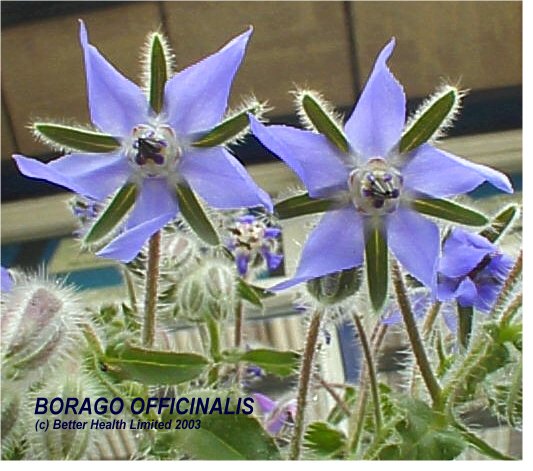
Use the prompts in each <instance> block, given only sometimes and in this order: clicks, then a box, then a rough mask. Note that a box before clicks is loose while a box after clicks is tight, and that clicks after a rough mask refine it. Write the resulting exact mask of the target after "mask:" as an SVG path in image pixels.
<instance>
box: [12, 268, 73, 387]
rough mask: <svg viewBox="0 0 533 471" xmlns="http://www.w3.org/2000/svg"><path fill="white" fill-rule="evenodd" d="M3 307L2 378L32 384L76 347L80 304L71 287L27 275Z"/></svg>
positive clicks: (27, 384)
mask: <svg viewBox="0 0 533 471" xmlns="http://www.w3.org/2000/svg"><path fill="white" fill-rule="evenodd" d="M3 307H4V309H3V315H2V370H3V371H2V377H3V379H6V380H10V381H17V382H19V381H23V382H24V383H25V386H29V385H30V384H32V383H33V382H35V381H38V380H40V379H41V378H44V377H46V376H47V374H48V372H50V371H52V370H53V369H54V368H56V367H58V366H59V364H60V363H61V362H63V361H64V360H65V358H68V357H69V356H70V354H71V353H72V352H73V351H74V349H75V345H76V343H77V341H78V339H79V338H80V336H81V335H80V330H79V327H78V325H77V322H78V320H79V317H80V312H81V308H80V307H79V306H78V303H77V301H76V300H75V297H74V296H73V293H72V291H71V290H70V289H69V288H65V287H63V286H61V285H60V284H58V283H54V282H52V281H47V280H39V279H31V278H28V279H27V280H24V281H21V283H18V284H17V286H16V287H15V288H14V289H13V291H12V292H11V293H9V294H8V295H7V296H6V299H5V304H4V306H3ZM19 384H20V383H19Z"/></svg>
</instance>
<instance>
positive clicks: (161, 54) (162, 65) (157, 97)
mask: <svg viewBox="0 0 533 471" xmlns="http://www.w3.org/2000/svg"><path fill="white" fill-rule="evenodd" d="M167 75H168V65H167V58H166V56H165V48H164V46H163V43H162V38H161V36H160V35H159V34H157V33H155V34H154V35H153V36H152V44H151V48H150V106H151V107H152V109H153V110H154V111H155V112H156V113H160V112H161V109H162V108H163V93H164V91H165V83H166V81H167V78H168V77H167Z"/></svg>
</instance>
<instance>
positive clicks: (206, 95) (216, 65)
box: [164, 28, 252, 135]
mask: <svg viewBox="0 0 533 471" xmlns="http://www.w3.org/2000/svg"><path fill="white" fill-rule="evenodd" d="M251 34H252V29H251V28H250V29H249V30H248V31H246V32H245V33H243V34H241V35H240V36H238V37H236V38H235V39H233V40H232V41H230V42H229V43H228V44H226V46H224V47H223V48H222V49H221V50H220V51H218V52H216V53H215V54H213V55H211V56H209V57H207V58H206V59H204V60H202V61H200V62H198V63H197V64H194V65H192V66H190V67H188V68H187V69H185V70H183V71H181V72H179V73H177V74H176V75H174V76H173V77H172V78H171V79H170V80H169V81H168V82H167V83H166V85H165V102H164V112H165V113H166V115H167V117H168V121H169V122H170V124H171V125H172V127H173V128H174V129H175V130H176V131H177V132H178V134H180V135H187V134H191V133H194V132H197V131H204V130H207V129H210V128H212V127H213V126H215V125H216V124H218V123H219V122H220V121H221V119H222V117H223V116H224V113H225V111H226V107H227V103H228V96H229V92H230V89H231V84H232V82H233V78H234V76H235V74H236V72H237V70H238V68H239V66H240V64H241V61H242V59H243V57H244V52H245V50H246V45H247V43H248V40H249V38H250V35H251Z"/></svg>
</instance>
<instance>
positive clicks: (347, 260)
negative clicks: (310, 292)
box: [270, 206, 364, 291]
mask: <svg viewBox="0 0 533 471" xmlns="http://www.w3.org/2000/svg"><path fill="white" fill-rule="evenodd" d="M363 250H364V238H363V224H362V220H361V216H359V214H357V212H356V211H355V209H354V208H353V207H352V206H348V207H346V208H343V209H338V210H335V211H330V212H328V213H326V215H325V216H324V217H323V218H322V220H321V221H320V222H319V224H318V226H317V227H316V229H315V230H314V231H313V232H312V233H311V235H310V236H309V238H308V239H307V242H306V243H305V246H304V248H303V251H302V255H301V258H300V265H299V266H298V270H297V271H296V274H295V275H294V278H292V279H290V280H288V281H285V282H283V283H280V284H278V285H276V286H274V287H273V288H270V289H271V290H272V291H279V290H282V289H286V288H289V287H290V286H293V285H296V284H298V283H301V282H303V281H307V280H310V279H312V278H317V277H319V276H324V275H328V274H330V273H334V272H338V271H341V270H345V269H348V268H353V267H356V266H359V265H361V263H362V261H363Z"/></svg>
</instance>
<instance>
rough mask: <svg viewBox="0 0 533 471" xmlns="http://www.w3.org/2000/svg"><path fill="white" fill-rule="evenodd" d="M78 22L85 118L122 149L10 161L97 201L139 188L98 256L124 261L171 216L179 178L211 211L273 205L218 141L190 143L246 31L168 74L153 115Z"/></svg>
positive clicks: (220, 92) (218, 114)
mask: <svg viewBox="0 0 533 471" xmlns="http://www.w3.org/2000/svg"><path fill="white" fill-rule="evenodd" d="M80 24H81V26H80V40H81V46H82V49H83V54H84V58H85V71H86V78H87V92H88V100H89V109H90V115H91V121H92V123H93V124H94V126H95V127H96V128H97V129H98V130H100V131H101V132H104V133H106V134H109V135H112V136H113V137H115V139H116V140H117V141H118V142H119V143H120V148H118V149H117V150H115V151H113V152H108V153H101V154H100V153H78V152H76V153H72V154H69V155H66V156H64V157H62V158H60V159H57V160H54V161H53V162H51V163H49V164H43V163H42V162H39V161H37V160H34V159H29V158H27V157H24V156H21V155H16V156H14V158H15V160H16V162H17V164H18V167H19V169H20V171H21V172H22V173H23V174H24V175H26V176H29V177H33V178H40V179H43V180H48V181H50V182H53V183H56V184H58V185H61V186H64V187H66V188H69V189H71V190H73V191H75V192H77V193H80V194H82V195H84V196H87V197H90V198H93V199H96V200H102V199H104V198H106V197H107V196H109V195H111V194H113V193H114V192H115V191H116V190H117V189H118V188H120V187H122V186H123V185H124V184H126V183H134V184H135V185H137V188H138V193H137V197H136V201H135V205H134V207H133V209H132V211H131V213H130V214H129V215H128V217H127V220H126V222H125V224H124V227H123V229H124V230H123V232H122V233H121V234H120V235H119V236H118V237H117V238H115V239H114V240H113V241H112V242H111V243H110V244H108V245H107V246H106V247H105V248H104V249H103V250H101V251H100V252H99V255H101V256H104V257H108V258H114V259H117V260H121V261H124V262H128V261H130V260H131V259H132V258H134V257H135V256H136V255H137V253H138V252H139V251H140V249H141V248H142V246H143V244H144V243H145V241H146V240H147V239H148V238H149V237H150V236H151V235H152V234H154V233H155V232H157V231H158V230H159V229H161V228H162V227H163V226H164V225H165V224H167V223H168V222H169V221H171V220H172V219H174V218H175V217H176V214H177V213H178V211H179V208H178V201H177V197H176V185H177V184H178V183H181V182H184V183H186V184H188V185H190V187H192V189H193V190H195V191H196V192H197V193H198V194H199V195H200V196H201V197H202V198H203V199H204V200H205V201H206V202H207V203H208V204H209V205H211V206H213V207H215V208H220V209H230V208H231V209H236V208H243V207H252V206H258V205H261V206H264V207H265V208H267V209H269V210H271V208H272V203H271V201H270V198H269V196H268V195H267V194H266V193H265V192H264V191H263V190H261V189H260V188H259V187H258V186H257V185H256V184H255V183H254V182H253V180H252V179H251V178H250V176H249V175H248V174H247V173H246V171H245V170H244V167H243V166H242V165H241V164H240V163H239V162H238V161H237V159H235V157H233V156H232V155H231V154H230V153H229V152H228V151H227V150H226V149H225V148H224V147H223V146H215V147H209V148H202V147H194V146H192V145H191V144H192V142H193V140H194V139H195V137H198V136H199V135H202V133H206V132H207V131H209V130H210V129H212V128H213V127H214V126H215V125H217V124H218V123H220V121H221V119H222V117H223V116H224V113H225V111H226V108H227V102H228V95H229V92H230V88H231V84H232V81H233V78H234V75H235V73H236V72H237V69H238V68H239V65H240V63H241V61H242V59H243V57H244V53H245V49H246V45H247V43H248V40H249V38H250V35H251V29H250V30H248V31H247V32H245V33H244V34H242V35H240V36H238V37H236V38H235V39H233V40H232V41H230V42H229V43H228V44H227V45H226V46H224V47H223V48H222V49H221V50H220V51H218V52H217V53H215V54H213V55H211V56H209V57H207V58H205V59H204V60H202V61H200V62H198V63H196V64H194V65H192V66H190V67H188V68H187V69H185V70H183V71H181V72H179V73H177V74H175V75H174V76H172V77H171V78H170V79H169V80H168V81H167V82H166V84H165V88H164V96H163V98H164V102H163V106H162V110H161V112H160V113H155V112H154V111H153V110H152V109H151V107H150V104H149V99H148V97H147V94H146V93H145V92H144V91H143V90H142V89H141V88H140V87H138V86H137V85H135V84H134V83H133V82H131V81H130V80H128V79H127V78H126V77H124V76H123V75H122V74H121V73H120V72H118V71H117V70H116V69H115V68H114V67H113V66H112V65H111V64H110V63H109V62H108V61H107V60H106V59H105V58H104V57H103V56H102V55H101V54H100V53H99V52H98V50H97V49H96V48H95V47H94V46H92V45H91V44H90V43H89V41H88V38H87V32H86V29H85V25H84V24H83V22H80Z"/></svg>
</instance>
